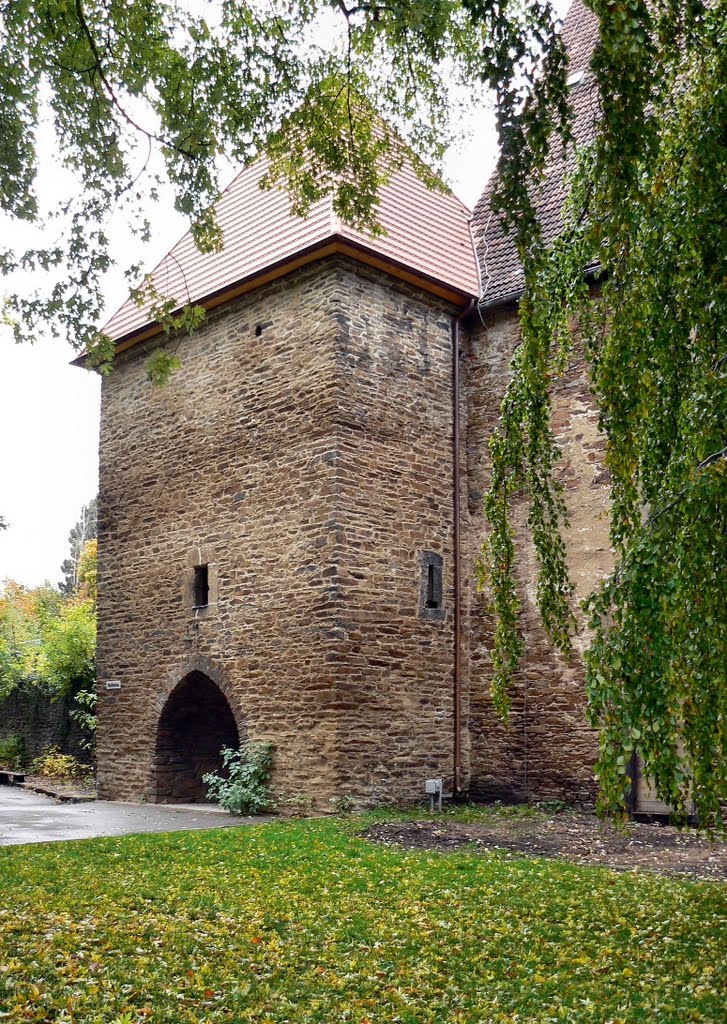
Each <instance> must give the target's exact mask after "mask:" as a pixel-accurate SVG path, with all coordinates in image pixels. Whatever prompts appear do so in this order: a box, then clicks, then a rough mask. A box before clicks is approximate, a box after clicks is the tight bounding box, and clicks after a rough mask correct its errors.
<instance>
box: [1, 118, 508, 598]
mask: <svg viewBox="0 0 727 1024" xmlns="http://www.w3.org/2000/svg"><path fill="white" fill-rule="evenodd" d="M462 127H463V138H462V142H461V143H460V144H459V145H458V146H457V147H456V149H455V150H454V151H452V152H450V153H449V155H448V159H447V164H446V174H447V178H448V180H449V181H450V183H451V184H452V186H453V188H454V190H455V192H456V193H457V194H458V195H459V196H460V198H462V199H463V200H464V202H465V203H467V205H469V206H472V205H473V204H474V202H475V201H476V199H477V197H478V196H479V194H480V192H481V191H482V189H483V187H484V185H485V181H486V180H487V177H488V176H489V174H490V172H491V170H492V168H493V166H494V162H495V155H496V154H495V135H494V130H493V123H492V114H491V112H489V111H479V112H476V113H475V112H473V115H472V118H471V123H470V124H469V125H463V126H462ZM47 187H48V188H49V189H57V188H59V187H60V183H59V182H58V181H56V180H51V175H50V174H49V175H48V179H47ZM154 211H155V212H154V215H153V221H154V223H155V225H156V230H155V234H154V239H153V241H152V243H151V245H150V246H149V249H148V255H147V257H146V259H145V261H144V262H145V264H146V265H147V266H148V267H149V268H151V267H152V266H154V264H155V263H156V262H157V261H158V260H159V259H161V257H162V256H163V255H164V254H165V253H166V252H167V250H168V249H169V248H170V247H171V246H172V245H173V244H174V242H176V240H177V238H178V237H179V236H180V235H181V234H182V232H183V231H184V229H185V225H184V222H183V221H182V219H181V218H180V217H179V216H178V215H176V214H175V213H174V211H173V209H172V206H171V200H170V201H169V202H167V203H166V204H165V203H164V202H160V203H159V204H158V205H157V206H156V207H155V208H154ZM23 239H24V235H22V234H21V229H20V228H18V226H17V225H13V224H12V223H10V222H8V221H2V222H0V244H3V245H4V244H7V243H9V244H10V245H13V246H15V245H17V244H18V243H19V242H20V241H21V240H23ZM129 244H130V243H129V242H128V241H126V240H125V239H123V237H122V238H121V240H120V241H119V242H118V243H117V248H116V252H115V255H116V257H117V260H118V264H119V269H118V271H117V273H116V274H115V275H114V274H113V272H112V273H111V275H110V276H109V281H108V288H107V292H106V295H107V311H108V313H109V314H110V313H112V312H113V311H114V309H115V308H116V307H117V306H118V305H120V303H121V302H122V301H123V299H124V297H125V294H126V290H125V283H124V281H123V279H122V269H121V268H123V267H124V266H125V265H128V264H130V263H132V262H134V260H132V259H131V258H130V254H129V253H127V252H124V251H123V250H124V248H126V247H127V246H128V245H129ZM133 244H134V245H137V244H138V243H136V242H134V243H133ZM29 284H30V282H29ZM4 286H5V285H4V282H2V281H0V288H2V287H4ZM73 356H74V353H73V350H72V349H71V347H70V345H68V344H64V343H63V342H61V341H58V340H54V339H52V338H40V339H39V340H38V341H37V342H36V343H35V344H34V345H32V346H26V345H23V346H18V345H15V344H14V343H13V341H12V338H11V336H10V334H9V331H8V329H7V328H4V327H2V326H0V409H1V410H2V417H3V429H2V447H1V449H0V515H2V516H4V517H5V518H6V519H7V520H8V522H9V523H10V528H9V529H8V530H6V531H4V532H3V531H0V583H1V582H2V581H3V580H5V579H15V580H18V581H19V582H21V583H24V584H26V585H28V586H35V585H37V584H39V583H42V582H43V581H44V580H50V582H52V583H57V582H58V581H59V580H60V578H61V573H60V565H61V562H62V561H63V559H64V558H65V557H66V554H67V547H68V544H67V541H68V532H69V530H70V529H71V527H72V526H73V525H74V523H75V522H76V520H77V519H78V516H79V512H80V510H81V506H82V505H84V504H87V503H88V502H89V501H90V500H91V498H93V497H94V495H95V494H96V490H97V480H98V419H99V398H100V381H99V379H98V377H97V376H96V375H95V374H93V373H90V372H87V371H85V370H81V369H78V368H77V367H73V366H70V365H69V363H70V360H71V359H72V358H73Z"/></svg>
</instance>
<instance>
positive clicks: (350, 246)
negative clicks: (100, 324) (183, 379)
mask: <svg viewBox="0 0 727 1024" xmlns="http://www.w3.org/2000/svg"><path fill="white" fill-rule="evenodd" d="M335 255H339V256H349V257H350V258H351V259H354V260H356V261H357V262H359V263H363V264H365V265H366V266H370V267H374V268H375V269H377V270H382V271H384V273H387V274H389V275H390V276H392V277H395V278H397V279H399V280H402V281H405V282H406V283H408V284H411V285H414V286H415V287H418V288H421V289H422V290H423V291H426V292H428V293H429V294H431V295H436V296H437V297H438V298H440V299H444V300H445V301H446V302H448V303H450V304H451V305H453V306H455V307H462V308H465V307H466V306H467V304H468V303H469V302H470V301H471V300H472V299H476V298H477V295H476V294H474V293H473V292H472V291H468V290H466V289H464V288H460V287H458V286H456V285H453V284H451V283H450V282H446V281H442V280H440V279H438V278H434V277H430V276H428V275H427V274H424V273H422V272H421V271H417V270H414V269H413V268H411V267H408V266H407V265H406V264H404V263H400V262H399V261H397V260H395V259H393V258H392V257H390V256H386V255H384V254H382V253H381V252H379V251H377V250H376V249H374V248H373V247H368V246H366V245H364V244H362V243H360V242H357V241H354V240H353V239H350V238H347V237H346V236H345V235H341V234H333V235H330V236H329V237H327V238H324V239H320V240H319V241H317V242H315V243H314V244H313V245H310V246H308V247H307V248H306V249H303V250H301V251H299V252H297V253H294V254H292V255H290V256H286V257H284V258H283V259H282V260H278V261H277V262H276V263H273V264H270V265H269V266H267V267H263V268H261V269H260V270H256V271H255V272H254V273H252V274H249V275H248V276H247V277H244V278H240V280H238V281H235V282H233V283H232V284H230V285H226V286H225V287H224V288H221V289H219V290H218V291H215V292H210V293H209V294H208V295H206V296H203V297H202V298H200V299H198V300H197V301H196V302H195V305H198V306H202V307H203V308H204V309H205V310H210V309H214V308H216V307H217V306H221V305H224V304H225V303H227V302H232V301H233V300H234V299H236V298H239V296H240V295H244V294H246V293H247V292H251V291H253V290H254V289H256V288H260V287H262V286H263V285H265V284H269V283H271V282H272V281H276V280H278V279H279V278H281V277H284V276H285V275H287V274H290V273H293V271H295V270H299V269H301V268H302V267H304V266H307V265H308V264H310V263H314V262H315V261H316V260H320V259H324V258H325V257H327V256H335ZM473 258H474V257H473ZM179 309H181V307H179ZM178 311H179V310H176V311H175V312H178ZM172 315H174V314H172ZM163 331H164V328H163V327H162V325H161V324H160V323H156V322H155V323H146V324H144V325H143V326H141V327H138V328H136V329H135V330H133V331H130V332H129V333H128V334H125V335H122V336H121V337H120V338H117V339H115V340H114V344H115V354H116V355H119V354H120V353H122V352H125V351H127V350H128V349H130V348H132V347H133V346H135V345H139V344H141V343H142V342H144V341H148V340H149V339H150V338H153V337H156V336H157V335H159V334H162V333H163ZM87 361H88V353H83V354H82V355H80V356H77V357H76V358H75V359H73V360H72V361H71V365H72V366H81V367H84V368H86V364H87Z"/></svg>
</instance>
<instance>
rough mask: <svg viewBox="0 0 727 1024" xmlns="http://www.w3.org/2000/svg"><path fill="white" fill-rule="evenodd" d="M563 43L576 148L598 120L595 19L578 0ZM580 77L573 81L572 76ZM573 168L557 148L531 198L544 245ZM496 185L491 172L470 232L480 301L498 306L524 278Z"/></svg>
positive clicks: (558, 224) (556, 223)
mask: <svg viewBox="0 0 727 1024" xmlns="http://www.w3.org/2000/svg"><path fill="white" fill-rule="evenodd" d="M563 40H564V42H565V44H566V47H567V48H568V56H569V65H570V77H571V80H572V81H573V84H572V87H571V93H570V102H571V107H572V110H573V133H574V136H575V141H576V144H577V145H583V144H585V143H588V142H590V141H591V139H592V138H593V131H594V126H595V124H596V120H597V118H598V88H597V85H596V81H595V78H594V75H593V72H592V71H591V70H590V66H589V65H590V61H591V56H592V54H593V51H594V49H595V46H596V43H597V42H598V19H597V17H596V15H595V14H594V13H593V11H591V10H589V9H588V8H587V7H586V6H585V5H584V3H583V2H582V0H573V3H572V4H571V7H570V10H569V11H568V15H567V17H566V19H565V22H564V24H563ZM580 72H582V73H583V75H582V77H581V78H580V79H578V80H577V81H574V79H575V78H576V75H577V74H579V73H580ZM574 166H575V158H574V150H573V147H572V146H570V147H569V148H568V151H567V152H566V153H565V155H564V154H563V152H562V148H561V147H560V146H559V145H555V146H554V148H553V150H552V151H551V153H550V156H549V157H548V162H547V166H546V171H545V178H544V181H543V183H542V185H541V186H540V188H539V190H538V192H537V193H536V194H535V197H534V198H535V206H536V211H537V214H538V219H539V221H540V225H541V228H542V232H543V240H544V241H545V242H546V244H547V243H548V242H552V241H553V239H554V238H556V237H557V236H558V234H559V233H560V232H561V230H562V228H563V222H562V219H561V211H562V208H563V203H564V201H565V199H566V196H567V188H566V179H567V177H568V175H569V174H571V173H572V171H573V170H574ZM496 182H497V172H495V173H494V174H493V175H492V177H491V178H490V180H489V182H488V183H487V187H486V188H485V191H484V192H483V194H482V196H481V198H480V199H479V201H478V202H477V205H476V206H475V212H474V215H473V219H472V231H473V234H474V236H475V246H476V248H477V255H478V258H479V263H480V273H481V276H482V302H483V303H484V304H486V305H497V304H498V303H501V302H505V301H507V300H508V299H512V298H517V297H519V296H520V295H521V294H522V290H523V284H524V282H523V273H522V268H521V266H520V261H519V260H518V256H517V252H516V251H515V244H514V241H513V239H512V236H511V235H504V234H503V232H502V228H501V227H500V222H499V219H498V217H496V216H495V214H493V213H492V211H491V209H490V202H491V199H492V193H493V191H494V188H495V185H496Z"/></svg>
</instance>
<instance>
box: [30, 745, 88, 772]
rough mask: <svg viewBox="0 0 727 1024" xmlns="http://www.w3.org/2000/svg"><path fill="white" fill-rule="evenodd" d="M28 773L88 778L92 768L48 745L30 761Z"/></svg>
mask: <svg viewBox="0 0 727 1024" xmlns="http://www.w3.org/2000/svg"><path fill="white" fill-rule="evenodd" d="M29 771H30V774H31V775H40V776H42V778H44V779H61V780H63V779H79V780H85V779H88V778H89V776H90V775H91V774H92V769H91V768H89V766H88V765H87V764H82V763H81V762H80V761H79V760H77V758H75V757H73V755H72V754H62V753H61V752H60V750H59V748H58V747H48V748H47V749H46V750H45V751H44V752H43V753H42V754H41V756H40V757H36V758H35V760H34V761H31V763H30V769H29Z"/></svg>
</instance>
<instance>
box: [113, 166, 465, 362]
mask: <svg viewBox="0 0 727 1024" xmlns="http://www.w3.org/2000/svg"><path fill="white" fill-rule="evenodd" d="M267 169H268V161H267V160H266V159H265V158H261V159H259V160H258V161H256V162H255V163H254V164H251V165H250V166H248V167H246V168H245V169H244V170H242V171H241V172H240V173H239V174H238V175H237V177H236V178H235V179H234V181H233V182H232V183H231V184H230V185H229V187H228V188H227V189H226V190H225V192H224V193H223V195H222V197H221V198H220V200H219V202H218V204H217V207H216V213H217V220H218V223H219V225H220V227H221V229H222V234H223V240H224V248H223V249H222V250H221V251H220V252H214V253H202V252H200V251H199V249H197V247H196V246H195V244H194V241H193V239H192V236H191V233H189V232H188V233H187V234H185V235H184V237H183V238H182V239H181V240H180V241H179V242H178V243H177V244H176V245H175V246H174V248H173V249H172V250H171V251H170V252H169V253H168V255H167V256H165V257H164V259H163V260H162V261H161V263H159V265H158V266H157V267H156V268H155V269H154V270H153V271H152V274H151V278H152V281H153V284H154V287H155V289H156V291H157V292H158V293H159V294H160V295H161V296H162V298H164V299H165V300H166V299H173V300H174V301H175V302H178V303H179V307H180V308H181V307H182V306H184V305H186V304H187V303H198V304H201V305H205V306H214V305H218V304H219V303H220V302H222V301H226V300H227V299H229V298H232V297H234V296H235V295H237V294H241V293H242V292H244V291H249V290H250V289H251V288H252V287H257V286H258V285H259V284H262V283H264V282H265V281H267V280H272V279H274V278H275V277H280V276H282V274H284V273H288V272H289V271H291V270H293V269H295V268H296V267H298V266H301V265H303V264H305V263H307V262H311V261H312V260H314V259H318V258H320V257H321V256H325V255H328V254H331V253H335V252H341V253H344V254H348V255H352V256H353V257H354V258H357V259H359V260H360V261H361V262H364V263H368V264H371V265H374V266H377V267H379V268H381V269H385V270H390V271H391V272H392V273H395V274H396V276H398V277H400V278H403V279H404V280H407V281H409V282H411V283H414V284H418V285H420V286H421V287H424V288H425V289H428V290H430V291H432V292H433V293H435V294H438V295H440V296H442V297H444V298H447V299H448V300H449V301H452V302H455V303H457V304H462V305H464V304H465V303H466V302H467V301H468V300H469V299H471V298H474V297H477V296H478V295H479V290H480V284H479V277H478V269H477V260H476V257H475V252H474V246H473V242H472V235H471V232H470V219H471V213H470V211H469V210H468V209H467V207H465V206H464V204H463V203H461V202H460V201H459V200H458V199H457V198H455V197H454V196H453V195H451V194H450V193H446V192H437V191H434V190H432V189H430V188H428V187H427V186H426V185H425V184H424V183H423V182H422V181H421V180H420V179H419V178H418V177H417V175H416V174H415V173H414V171H413V169H412V168H411V166H409V165H408V164H405V165H404V166H403V167H402V168H401V169H400V170H398V171H396V172H395V173H394V174H393V176H392V179H391V181H390V182H389V184H388V185H385V186H384V187H383V188H382V189H381V191H380V194H379V198H378V204H377V210H376V216H377V219H378V221H379V223H380V224H381V226H382V227H383V228H384V230H385V232H386V233H385V234H384V235H383V236H381V237H372V236H370V235H367V234H366V233H365V232H362V231H358V230H356V229H354V228H352V227H350V226H348V225H346V224H344V223H343V222H342V221H341V220H340V219H339V218H338V217H337V216H336V215H335V213H334V211H333V204H332V199H331V197H327V198H325V199H322V200H320V201H319V202H318V203H316V204H315V205H314V206H313V208H312V209H311V211H310V214H309V216H308V217H307V218H305V219H303V218H301V217H298V216H296V215H294V214H292V213H291V211H290V197H289V196H288V195H287V194H286V193H285V192H284V191H282V190H280V189H277V188H273V189H270V190H265V191H263V190H261V189H260V187H259V186H260V180H261V178H262V177H263V175H264V174H265V172H266V170H267ZM159 329H160V328H159V326H158V325H156V324H155V323H154V322H153V318H152V316H151V314H150V310H149V304H148V303H147V304H145V305H143V306H141V307H139V306H137V305H136V304H135V303H134V302H133V301H132V300H131V299H129V300H127V301H126V302H125V303H124V305H123V306H122V307H121V308H120V309H119V310H118V311H117V312H116V313H115V314H114V315H113V316H112V317H111V319H110V320H109V321H108V323H107V324H106V325H105V326H104V328H103V332H104V333H105V334H107V335H109V336H110V337H111V338H112V339H113V340H114V341H116V342H117V343H118V342H122V343H124V346H123V347H126V344H129V343H131V342H132V341H133V340H136V339H139V338H141V337H147V336H149V335H150V334H152V333H156V332H157V331H158V330H159Z"/></svg>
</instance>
